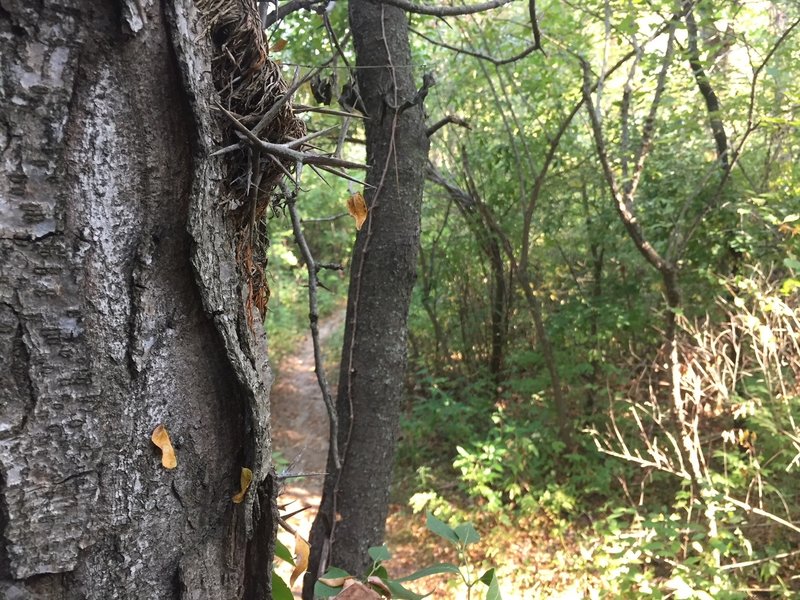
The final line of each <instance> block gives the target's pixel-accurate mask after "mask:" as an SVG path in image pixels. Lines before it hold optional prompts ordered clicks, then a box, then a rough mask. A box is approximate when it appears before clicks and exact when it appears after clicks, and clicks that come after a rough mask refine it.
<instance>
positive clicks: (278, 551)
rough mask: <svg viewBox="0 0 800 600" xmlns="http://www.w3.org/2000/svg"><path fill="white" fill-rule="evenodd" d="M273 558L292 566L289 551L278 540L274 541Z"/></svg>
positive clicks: (291, 557) (292, 561) (292, 558)
mask: <svg viewBox="0 0 800 600" xmlns="http://www.w3.org/2000/svg"><path fill="white" fill-rule="evenodd" d="M275 556H277V557H278V558H282V559H283V560H285V561H286V562H288V563H289V564H290V565H294V557H293V556H292V553H291V551H290V550H289V549H288V548H287V547H286V546H284V545H283V543H281V541H280V540H275Z"/></svg>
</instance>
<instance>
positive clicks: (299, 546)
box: [289, 533, 309, 586]
mask: <svg viewBox="0 0 800 600" xmlns="http://www.w3.org/2000/svg"><path fill="white" fill-rule="evenodd" d="M308 551H309V548H308V542H306V541H305V540H304V539H303V538H302V537H301V536H300V534H299V533H295V534H294V565H295V566H294V571H292V576H291V577H290V578H289V585H290V586H292V585H294V582H295V580H296V579H297V578H298V577H300V575H301V574H302V573H303V571H305V570H306V569H307V568H308Z"/></svg>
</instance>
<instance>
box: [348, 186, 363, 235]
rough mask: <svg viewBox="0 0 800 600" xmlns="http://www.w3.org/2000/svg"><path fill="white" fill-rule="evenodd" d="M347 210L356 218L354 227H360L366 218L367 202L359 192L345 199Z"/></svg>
mask: <svg viewBox="0 0 800 600" xmlns="http://www.w3.org/2000/svg"><path fill="white" fill-rule="evenodd" d="M347 212H349V213H350V216H351V217H353V218H354V219H355V220H356V229H361V226H362V225H363V224H364V221H366V220H367V203H366V202H364V196H362V195H361V192H356V193H355V194H353V195H352V196H350V197H349V198H348V199H347Z"/></svg>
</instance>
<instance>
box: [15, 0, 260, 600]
mask: <svg viewBox="0 0 800 600" xmlns="http://www.w3.org/2000/svg"><path fill="white" fill-rule="evenodd" d="M197 20H198V19H197V15H196V12H195V10H194V7H193V5H192V3H191V2H190V1H189V0H174V1H165V2H164V3H163V5H162V4H161V3H157V2H153V1H152V0H138V1H136V2H134V1H133V0H130V1H120V2H119V3H116V4H115V3H113V2H110V3H106V2H96V1H94V0H72V1H69V0H64V1H63V2H47V1H45V2H37V3H32V4H31V3H28V2H22V1H14V0H4V1H3V2H2V3H1V7H0V57H1V59H2V76H3V80H2V88H0V98H2V103H1V107H0V152H2V161H1V162H0V596H3V597H6V598H34V597H35V598H44V599H48V598H60V599H72V598H76V599H77V598H81V599H84V598H85V599H106V598H196V599H198V600H199V599H208V598H212V599H216V598H218V599H220V600H223V599H224V600H230V599H231V598H259V599H261V598H267V597H268V596H269V594H270V579H269V573H270V560H271V549H272V543H273V542H272V540H273V534H274V531H273V524H274V516H273V504H274V503H273V499H272V495H273V494H272V478H271V477H270V476H269V475H268V473H269V470H268V465H269V461H270V446H269V435H268V427H267V424H268V421H267V419H268V412H267V411H268V403H267V399H268V397H267V392H268V389H269V382H270V378H271V377H270V372H269V368H268V365H267V363H266V354H265V352H266V341H265V339H264V336H263V332H260V326H259V324H258V323H259V321H256V327H255V328H253V329H248V328H247V327H243V326H242V325H243V323H244V322H245V321H246V320H247V319H246V317H247V316H248V315H245V313H244V309H243V302H242V291H241V280H240V278H239V276H238V274H237V267H236V262H235V258H234V253H233V237H232V235H233V232H232V230H231V229H230V228H229V226H228V225H227V224H226V223H224V222H223V219H222V217H221V216H220V214H219V212H218V211H217V209H215V208H214V207H215V204H214V198H217V197H218V195H219V191H220V182H221V181H222V177H219V176H218V175H219V173H220V169H221V168H220V165H219V164H218V163H216V162H214V160H213V159H209V158H208V151H209V149H211V148H213V145H212V138H213V137H214V136H215V135H216V133H215V126H214V125H213V124H212V119H211V117H210V116H209V115H210V112H209V111H208V107H209V104H210V103H211V102H212V101H213V99H214V95H215V92H214V88H213V85H212V83H211V82H210V81H209V80H208V78H207V77H204V75H205V74H207V73H208V71H209V70H210V68H209V52H210V50H209V44H208V41H207V40H206V38H205V36H204V35H203V33H204V30H203V27H202V24H198V22H197ZM259 402H260V403H261V406H260V407H258V403H259ZM158 424H164V425H165V426H166V428H167V430H168V431H169V433H170V434H171V436H172V441H173V443H174V446H175V448H176V451H177V458H178V466H177V468H176V469H174V470H167V469H165V468H163V467H162V466H161V462H160V453H159V451H158V450H157V449H156V448H155V447H154V446H153V444H152V443H151V441H150V436H151V433H152V431H153V429H154V428H155V427H156V426H157V425H158ZM244 466H247V467H250V468H251V469H252V470H253V471H254V474H255V481H254V485H253V486H252V488H251V491H250V492H249V493H248V495H247V500H246V501H245V502H244V503H242V504H238V505H237V504H233V503H232V502H231V496H232V494H233V493H234V492H235V491H236V489H237V487H238V482H239V476H240V471H241V468H242V467H244ZM3 593H4V594H5V595H3Z"/></svg>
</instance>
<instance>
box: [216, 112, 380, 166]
mask: <svg viewBox="0 0 800 600" xmlns="http://www.w3.org/2000/svg"><path fill="white" fill-rule="evenodd" d="M217 109H219V110H220V111H221V112H222V113H223V114H225V116H227V117H228V118H229V119H230V120H231V122H232V123H233V124H234V126H235V127H236V129H238V130H239V131H240V132H241V133H242V134H244V137H245V138H246V139H247V140H248V141H249V142H250V144H251V145H252V146H254V147H256V148H260V149H262V150H264V151H265V152H266V153H267V154H270V155H272V156H276V157H278V158H282V159H285V160H290V161H292V162H295V163H301V164H304V165H317V166H319V167H322V168H325V167H329V168H330V167H340V168H343V169H366V168H367V165H364V164H361V163H356V162H352V161H349V160H344V159H342V158H336V157H334V156H323V155H321V154H311V153H308V152H301V151H299V150H295V149H294V147H293V146H295V145H296V144H297V141H289V142H287V143H285V144H273V143H272V142H265V141H264V140H261V139H259V138H258V137H257V136H256V135H255V134H253V132H252V131H250V130H249V129H248V128H247V127H245V126H244V125H242V123H241V122H240V121H239V120H238V119H237V118H236V117H235V116H233V114H232V113H231V112H230V111H228V110H226V109H225V108H224V107H223V106H222V105H221V104H219V103H217ZM336 173H337V174H338V175H339V176H344V175H343V174H342V173H340V172H338V171H336ZM348 178H349V177H348Z"/></svg>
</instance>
